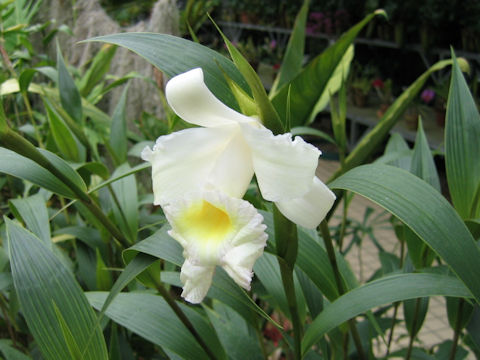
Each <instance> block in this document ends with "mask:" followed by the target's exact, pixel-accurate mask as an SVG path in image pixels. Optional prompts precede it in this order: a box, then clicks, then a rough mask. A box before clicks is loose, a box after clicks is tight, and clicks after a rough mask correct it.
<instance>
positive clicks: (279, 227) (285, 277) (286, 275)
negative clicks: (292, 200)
mask: <svg viewBox="0 0 480 360" xmlns="http://www.w3.org/2000/svg"><path fill="white" fill-rule="evenodd" d="M273 219H274V226H275V240H276V245H277V255H278V263H279V265H280V274H281V276H282V283H283V288H284V291H285V295H286V297H287V303H288V310H289V312H290V318H291V320H292V326H293V339H294V346H295V347H294V353H295V359H297V360H300V359H301V358H302V337H303V325H302V322H301V321H300V314H299V313H298V306H297V298H296V296H295V284H294V281H293V271H294V268H295V261H296V259H297V250H298V237H297V226H296V225H295V224H294V223H292V222H291V221H290V220H288V219H286V218H285V217H284V216H283V215H282V214H281V213H280V211H279V210H278V209H277V207H276V206H274V208H273Z"/></svg>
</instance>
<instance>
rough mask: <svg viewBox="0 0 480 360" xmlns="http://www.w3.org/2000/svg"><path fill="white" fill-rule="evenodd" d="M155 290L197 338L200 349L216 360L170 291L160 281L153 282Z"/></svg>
mask: <svg viewBox="0 0 480 360" xmlns="http://www.w3.org/2000/svg"><path fill="white" fill-rule="evenodd" d="M155 286H156V288H157V291H158V292H159V293H160V295H161V296H162V297H163V299H164V300H165V301H166V302H167V304H168V306H170V308H171V309H172V310H173V312H174V313H175V315H177V317H178V318H179V319H180V321H181V322H182V323H183V325H185V327H186V328H187V329H188V331H190V333H191V334H192V335H193V337H194V338H195V340H197V342H198V344H199V345H200V346H201V347H202V349H203V350H204V351H205V352H206V353H207V355H208V356H209V357H210V358H211V359H212V360H216V359H217V356H216V355H215V354H214V353H213V351H212V350H210V348H209V347H208V345H207V344H206V343H205V341H203V339H202V337H201V336H200V334H199V333H198V332H197V330H195V327H194V326H193V324H192V323H191V322H190V320H189V319H188V317H187V315H185V313H184V312H183V310H182V309H181V308H180V306H178V304H177V303H176V302H175V300H173V298H172V296H171V295H170V293H169V292H168V291H167V289H165V287H164V286H163V285H162V284H161V283H160V282H156V284H155Z"/></svg>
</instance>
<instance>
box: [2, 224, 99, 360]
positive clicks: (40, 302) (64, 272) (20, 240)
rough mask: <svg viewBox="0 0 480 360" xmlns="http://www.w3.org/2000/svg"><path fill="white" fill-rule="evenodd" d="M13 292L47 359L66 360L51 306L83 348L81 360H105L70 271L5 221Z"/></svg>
mask: <svg viewBox="0 0 480 360" xmlns="http://www.w3.org/2000/svg"><path fill="white" fill-rule="evenodd" d="M5 222H6V226H7V238H8V242H9V250H10V261H11V267H12V276H13V282H14V286H15V289H16V291H17V294H18V298H19V300H20V306H21V309H22V312H23V315H24V317H25V319H26V321H27V324H28V327H29V329H30V331H31V333H32V335H33V337H34V338H35V340H36V342H37V344H38V346H39V348H40V350H41V351H42V354H43V356H44V357H45V358H46V359H68V358H70V351H69V349H68V346H67V344H66V343H65V339H64V337H63V336H62V330H61V325H60V324H59V321H58V318H57V315H56V313H55V310H54V306H53V304H55V305H56V306H57V307H58V310H59V312H60V313H61V314H62V316H63V319H64V321H65V324H66V326H68V328H69V329H70V331H71V333H72V335H73V336H74V337H75V339H76V342H77V344H78V347H79V348H80V349H82V352H83V356H84V357H83V358H84V359H95V360H97V359H107V349H106V345H105V341H104V338H103V334H102V331H101V329H100V328H99V327H98V326H97V324H96V317H95V314H94V313H93V311H92V309H91V308H90V306H89V305H88V302H87V300H86V299H85V296H84V294H83V292H82V290H81V289H80V286H78V284H77V282H76V281H75V279H74V277H73V275H72V274H71V272H70V271H69V270H68V269H67V268H65V267H64V265H63V264H62V262H61V261H60V260H59V259H58V258H57V257H56V256H55V255H54V254H53V253H52V252H51V251H50V250H49V249H48V248H47V247H46V246H45V245H44V244H43V243H42V242H41V241H40V240H39V239H38V238H36V237H35V236H34V235H33V234H32V233H30V232H29V231H27V230H25V229H23V228H22V227H20V226H19V225H17V224H15V223H14V222H12V221H11V220H9V219H5Z"/></svg>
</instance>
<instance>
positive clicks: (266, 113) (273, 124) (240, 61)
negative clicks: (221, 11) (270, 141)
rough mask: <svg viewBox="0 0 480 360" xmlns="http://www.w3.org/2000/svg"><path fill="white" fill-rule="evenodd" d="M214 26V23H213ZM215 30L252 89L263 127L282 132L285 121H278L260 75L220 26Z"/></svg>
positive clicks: (275, 132) (274, 131) (278, 118)
mask: <svg viewBox="0 0 480 360" xmlns="http://www.w3.org/2000/svg"><path fill="white" fill-rule="evenodd" d="M215 26H216V24H215ZM217 30H218V31H219V32H220V35H221V36H222V38H223V41H224V42H225V45H226V46H227V49H228V52H229V53H230V56H231V57H232V60H233V62H234V63H235V65H236V66H237V68H238V70H239V71H240V73H241V74H242V75H243V77H244V78H245V80H246V81H247V83H248V86H250V89H251V90H252V95H253V98H254V99H255V103H256V105H257V113H258V116H259V117H260V120H261V121H262V123H263V125H265V127H267V128H269V129H270V130H272V132H273V133H274V134H281V133H283V132H284V128H285V123H284V124H283V125H282V123H281V122H280V117H279V115H278V114H277V111H276V110H275V108H274V107H273V105H272V103H271V102H270V99H269V98H268V96H267V92H266V91H265V88H264V86H263V84H262V82H261V80H260V77H259V76H258V75H257V73H256V72H255V70H254V69H253V68H252V66H251V65H250V63H249V62H248V61H247V59H245V57H244V56H243V55H242V54H241V53H240V51H239V50H238V49H237V48H236V47H235V46H233V44H232V43H231V42H230V40H228V38H227V37H226V36H225V35H224V34H223V33H222V31H221V30H220V28H219V27H218V26H217Z"/></svg>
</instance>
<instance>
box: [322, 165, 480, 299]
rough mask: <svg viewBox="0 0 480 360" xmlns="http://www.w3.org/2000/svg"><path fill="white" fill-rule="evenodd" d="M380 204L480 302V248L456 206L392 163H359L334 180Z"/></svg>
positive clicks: (332, 185)
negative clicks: (422, 243)
mask: <svg viewBox="0 0 480 360" xmlns="http://www.w3.org/2000/svg"><path fill="white" fill-rule="evenodd" d="M330 185H331V187H332V188H334V189H344V190H349V191H353V192H355V193H358V194H360V195H362V196H364V197H366V198H368V199H370V200H372V201H373V202H375V203H377V204H379V205H380V206H382V207H383V208H385V209H386V210H387V211H389V212H390V213H392V214H393V215H395V216H396V217H397V218H399V219H400V220H401V221H402V222H404V223H405V225H407V226H408V227H410V228H411V229H412V230H413V232H415V233H416V234H417V235H418V236H419V237H420V238H421V239H422V240H423V241H425V242H426V243H427V244H428V245H429V246H430V247H431V248H432V249H433V250H434V251H435V252H436V253H437V254H438V255H439V256H440V257H441V258H442V259H443V260H444V261H445V262H446V263H447V264H448V265H449V266H450V268H451V269H452V270H453V272H454V273H455V274H456V275H457V276H458V277H459V278H460V279H461V280H462V281H463V282H464V284H465V285H466V286H467V288H468V289H469V290H470V291H471V293H472V294H473V296H474V297H475V299H476V300H477V301H478V302H480V277H479V276H477V275H476V274H480V261H479V259H480V249H479V247H478V245H477V244H476V243H475V240H474V239H473V237H472V235H471V234H470V231H469V230H468V228H467V227H466V226H465V224H464V223H463V221H462V219H461V218H460V217H459V215H458V214H457V213H456V212H455V210H454V209H453V208H452V206H451V205H450V204H449V203H448V202H447V200H445V198H443V196H442V195H441V194H440V193H439V192H438V191H436V190H435V189H434V188H433V187H431V186H430V185H428V184H427V183H426V182H424V181H423V180H420V179H419V178H418V177H416V176H415V175H412V174H411V173H409V172H407V171H404V170H402V169H399V168H396V167H393V166H388V165H363V166H359V167H357V168H355V169H353V170H350V171H349V172H348V173H346V174H345V175H343V176H342V177H340V178H338V179H337V180H335V181H334V182H333V183H331V184H330Z"/></svg>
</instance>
